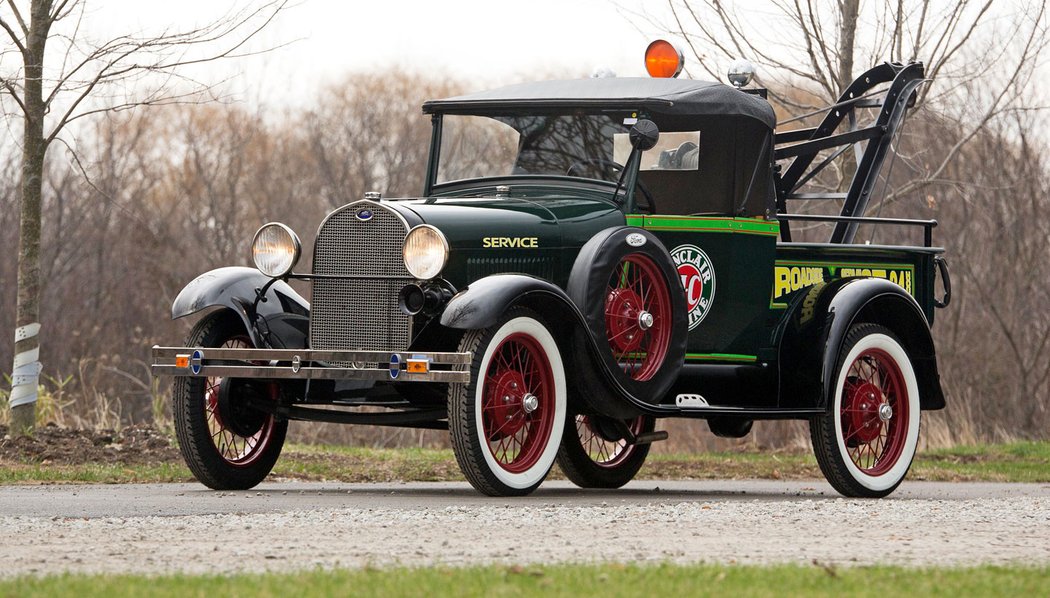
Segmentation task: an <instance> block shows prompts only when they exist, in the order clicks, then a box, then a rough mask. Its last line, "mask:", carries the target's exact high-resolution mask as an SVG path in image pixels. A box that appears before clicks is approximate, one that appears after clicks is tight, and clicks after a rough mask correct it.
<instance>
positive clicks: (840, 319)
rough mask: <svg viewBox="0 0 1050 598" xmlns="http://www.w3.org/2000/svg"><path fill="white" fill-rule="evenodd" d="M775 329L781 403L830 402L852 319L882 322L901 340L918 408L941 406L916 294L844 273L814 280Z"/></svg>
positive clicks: (928, 337)
mask: <svg viewBox="0 0 1050 598" xmlns="http://www.w3.org/2000/svg"><path fill="white" fill-rule="evenodd" d="M788 310H789V313H788V315H787V317H786V318H785V320H784V321H785V324H784V325H783V326H782V327H781V328H780V329H779V331H778V334H779V335H780V339H779V343H778V346H779V355H780V360H779V361H780V405H781V407H821V406H827V405H829V404H830V400H831V396H832V395H831V393H832V392H834V384H835V380H834V377H835V372H836V370H837V368H838V363H837V361H838V356H839V352H840V349H841V347H842V343H843V342H844V340H845V338H846V334H847V333H848V332H849V330H850V328H852V327H853V326H854V325H855V324H861V323H873V324H881V325H883V326H885V327H887V328H889V329H890V330H892V331H893V333H894V334H895V335H897V337H898V338H899V339H900V340H901V342H902V343H903V344H904V348H905V349H906V350H907V351H908V355H909V357H911V359H912V363H913V364H914V367H915V374H916V376H917V377H918V381H919V404H920V406H921V407H922V408H923V409H943V408H944V406H945V400H944V392H943V390H942V389H941V383H940V374H939V373H938V370H937V357H936V352H935V350H934V345H933V337H932V335H931V333H930V326H929V323H928V322H927V320H926V316H924V315H923V313H922V309H921V308H920V307H919V305H918V303H916V301H915V299H914V298H913V297H912V296H911V295H909V294H908V292H907V291H905V290H904V289H902V288H901V287H899V286H898V285H896V284H893V283H892V282H890V281H888V280H883V279H878V278H849V279H842V280H836V281H833V282H830V283H827V284H818V285H814V286H813V287H812V288H810V290H809V291H808V292H807V293H805V294H803V295H802V296H800V297H798V298H797V299H796V300H795V301H794V302H792V304H791V305H790V306H789V307H788Z"/></svg>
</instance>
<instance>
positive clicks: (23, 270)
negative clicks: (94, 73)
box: [11, 0, 51, 436]
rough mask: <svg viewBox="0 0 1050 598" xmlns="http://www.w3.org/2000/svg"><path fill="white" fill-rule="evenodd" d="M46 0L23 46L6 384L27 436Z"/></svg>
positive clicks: (35, 348) (36, 301)
mask: <svg viewBox="0 0 1050 598" xmlns="http://www.w3.org/2000/svg"><path fill="white" fill-rule="evenodd" d="M50 10H51V0H33V2H32V5H31V8H30V14H31V20H30V26H29V34H28V35H27V36H26V44H25V56H24V59H25V94H24V95H23V98H22V101H23V104H24V112H25V115H24V116H25V121H24V122H25V131H24V139H23V145H22V202H21V215H20V221H19V225H20V235H19V238H18V311H17V313H18V315H17V322H16V324H15V360H14V368H13V375H12V388H11V433H12V435H14V436H20V435H25V434H32V433H33V428H34V427H35V425H36V399H37V386H38V384H39V379H40V369H41V365H40V361H39V355H40V336H39V335H38V332H39V329H40V326H39V324H38V322H39V321H40V198H41V195H42V187H43V172H44V154H45V153H46V152H47V141H46V140H45V139H44V113H45V109H44V108H45V106H44V96H43V64H44V48H45V46H46V44H47V36H48V31H49V29H50V24H51V23H50V15H49V12H50Z"/></svg>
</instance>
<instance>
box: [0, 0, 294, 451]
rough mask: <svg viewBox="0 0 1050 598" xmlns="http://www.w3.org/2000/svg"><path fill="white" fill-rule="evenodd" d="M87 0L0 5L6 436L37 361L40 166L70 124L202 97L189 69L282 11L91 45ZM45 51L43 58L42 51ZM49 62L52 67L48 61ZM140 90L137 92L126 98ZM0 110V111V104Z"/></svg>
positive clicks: (239, 50) (236, 47)
mask: <svg viewBox="0 0 1050 598" xmlns="http://www.w3.org/2000/svg"><path fill="white" fill-rule="evenodd" d="M88 4H89V0H4V1H3V2H0V29H2V30H3V33H4V34H6V37H7V38H8V41H9V42H10V45H7V44H5V46H4V49H3V50H2V51H0V91H2V92H3V95H4V97H5V98H6V99H7V100H9V101H10V102H13V104H14V105H15V106H16V107H17V113H18V115H19V120H20V121H21V123H22V144H21V152H22V158H21V162H22V176H21V198H20V199H21V207H20V220H19V230H20V237H19V250H18V293H17V294H18V299H17V322H16V329H15V357H14V367H13V375H12V391H11V398H10V405H11V410H12V412H11V422H12V426H11V428H12V432H13V433H15V434H22V433H27V432H32V429H33V426H34V423H35V404H36V395H37V383H38V379H39V375H40V371H41V368H42V366H41V364H40V360H39V355H40V336H39V331H40V323H39V321H40V294H41V286H42V282H43V281H42V279H41V268H40V255H41V253H40V251H41V246H40V239H41V193H42V191H41V189H42V186H43V178H44V174H45V171H44V160H45V157H46V154H47V151H48V148H49V147H50V146H51V145H52V144H53V143H55V142H59V143H64V140H63V137H62V134H63V132H65V131H66V130H67V129H69V127H70V125H71V124H72V123H74V122H76V121H78V120H80V119H83V118H85V117H89V116H91V115H95V114H101V113H106V112H114V111H120V110H125V109H131V108H135V107H139V106H148V105H157V104H170V103H176V102H181V101H194V100H197V99H199V98H201V97H202V94H204V92H207V91H209V90H210V87H209V86H206V85H201V84H199V83H197V82H194V81H192V80H190V79H187V78H184V77H182V76H181V75H180V73H181V72H182V69H183V68H184V67H187V66H189V65H193V64H200V63H205V62H211V61H216V60H220V59H225V58H234V57H237V56H243V55H244V54H246V53H250V50H249V49H248V42H249V41H250V40H251V39H252V38H254V37H255V36H256V34H258V33H259V32H260V31H261V30H262V29H263V28H264V27H266V26H267V25H268V24H269V23H270V22H271V21H272V20H273V19H274V18H275V17H276V15H277V14H278V13H279V12H280V11H281V10H283V9H284V7H285V5H286V0H264V1H262V2H260V3H257V5H256V6H254V7H247V8H241V9H238V10H234V11H232V12H230V13H227V14H226V15H225V16H223V17H221V18H219V19H218V20H216V21H214V22H213V23H211V24H208V25H204V26H202V27H195V28H191V29H188V30H185V31H171V30H165V31H162V32H161V33H159V34H157V35H152V36H143V37H140V36H136V35H120V36H116V37H113V38H111V39H108V40H105V41H102V42H95V41H94V40H91V39H90V38H89V36H88V35H87V34H86V33H85V32H84V31H82V30H81V24H82V23H83V19H84V15H85V10H86V7H87V5H88ZM48 50H50V52H48ZM51 60H54V62H53V63H52V62H51ZM136 89H141V90H142V92H141V94H136V93H135V90H136ZM5 108H6V104H5Z"/></svg>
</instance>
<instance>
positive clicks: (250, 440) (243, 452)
mask: <svg viewBox="0 0 1050 598" xmlns="http://www.w3.org/2000/svg"><path fill="white" fill-rule="evenodd" d="M222 347H223V348H227V347H228V348H231V349H250V348H251V347H252V345H251V342H250V341H249V340H248V338H247V337H234V338H231V339H230V340H228V341H226V342H225V343H223V344H222ZM222 381H223V378H222V377H221V376H209V377H208V378H207V380H205V382H204V410H205V418H206V420H207V422H208V432H209V434H210V435H211V444H212V446H213V447H214V448H215V451H216V452H217V453H218V454H219V456H220V457H222V459H223V460H224V461H226V462H227V463H229V464H230V465H233V466H235V467H247V466H249V465H251V464H252V463H254V462H255V461H256V460H257V459H258V458H259V456H260V455H262V454H263V452H265V450H266V447H267V446H269V444H270V441H271V439H272V438H273V430H274V426H275V424H276V420H275V419H274V417H273V416H272V415H269V416H267V417H266V421H265V423H264V424H263V426H262V428H261V429H260V430H259V431H258V432H256V433H255V434H253V435H252V436H240V435H238V434H236V433H235V432H233V431H232V430H230V429H229V428H227V427H226V426H225V425H224V424H223V423H222V418H221V417H220V416H219V389H220V387H221V386H222ZM270 392H271V398H273V399H274V400H276V399H277V394H276V393H277V385H276V384H271V385H270Z"/></svg>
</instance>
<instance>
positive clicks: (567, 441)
mask: <svg viewBox="0 0 1050 598" xmlns="http://www.w3.org/2000/svg"><path fill="white" fill-rule="evenodd" d="M625 423H626V424H627V427H628V429H630V431H631V433H633V434H634V435H635V436H637V435H639V434H645V433H648V432H652V431H653V430H654V429H655V428H656V420H655V419H653V418H652V417H649V416H647V415H639V416H638V417H636V418H634V419H631V420H628V421H627V422H625ZM600 425H601V424H600V422H599V420H597V419H596V418H595V417H592V416H587V415H577V416H575V417H574V418H573V419H572V421H570V426H569V427H570V429H569V430H567V431H566V432H565V434H564V435H563V436H562V439H561V449H560V450H559V451H558V467H560V468H561V470H562V472H564V473H565V477H567V478H569V481H571V482H572V483H573V484H576V485H577V486H579V487H580V488H619V487H621V486H623V485H624V484H626V483H627V482H630V481H631V480H633V479H634V476H635V475H637V474H638V470H640V469H641V468H642V465H644V464H645V459H646V457H648V456H649V447H650V446H651V445H649V444H627V441H626V440H624V439H620V440H615V441H613V440H607V439H606V438H605V436H606V435H605V434H603V433H602V432H603V431H602V430H601V428H600ZM574 432H575V433H574Z"/></svg>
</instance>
